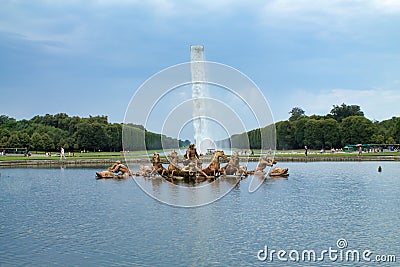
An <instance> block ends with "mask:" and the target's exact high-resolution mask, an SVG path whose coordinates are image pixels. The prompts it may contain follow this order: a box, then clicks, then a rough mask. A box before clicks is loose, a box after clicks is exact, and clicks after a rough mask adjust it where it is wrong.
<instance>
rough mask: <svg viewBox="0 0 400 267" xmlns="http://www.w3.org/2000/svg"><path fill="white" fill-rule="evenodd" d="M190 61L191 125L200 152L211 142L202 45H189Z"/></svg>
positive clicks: (203, 151)
mask: <svg viewBox="0 0 400 267" xmlns="http://www.w3.org/2000/svg"><path fill="white" fill-rule="evenodd" d="M190 61H191V73H192V99H193V127H194V142H195V144H196V146H197V148H198V149H199V151H200V152H201V153H205V151H206V149H207V148H209V143H210V142H211V140H210V137H209V135H208V126H207V119H206V101H205V99H204V98H205V97H207V96H208V92H207V87H206V84H205V83H204V81H205V80H206V77H205V75H206V74H205V67H204V65H205V64H204V62H203V61H204V47H203V46H191V47H190Z"/></svg>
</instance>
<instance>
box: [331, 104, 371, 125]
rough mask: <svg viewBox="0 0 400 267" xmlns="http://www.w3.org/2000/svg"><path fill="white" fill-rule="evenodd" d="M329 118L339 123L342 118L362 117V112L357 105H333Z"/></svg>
mask: <svg viewBox="0 0 400 267" xmlns="http://www.w3.org/2000/svg"><path fill="white" fill-rule="evenodd" d="M331 116H332V118H334V119H335V120H337V121H338V122H341V121H342V120H343V119H344V118H347V117H351V116H364V112H362V111H361V108H360V106H357V105H346V104H345V103H342V105H340V106H338V105H334V106H333V108H332V109H331Z"/></svg>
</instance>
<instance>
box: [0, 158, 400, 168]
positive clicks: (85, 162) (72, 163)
mask: <svg viewBox="0 0 400 267" xmlns="http://www.w3.org/2000/svg"><path fill="white" fill-rule="evenodd" d="M274 159H275V160H276V161H277V162H345V161H349V162H354V161H400V155H399V156H397V155H396V156H346V157H341V156H307V157H304V156H301V157H300V156H275V157H274ZM116 160H118V159H115V158H110V159H67V160H59V159H43V160H41V159H38V160H29V159H26V160H25V159H20V160H2V161H0V168H15V167H65V166H69V167H91V166H107V165H111V164H113V163H114V162H115V161H116ZM119 160H121V162H122V163H124V164H126V163H131V164H132V163H133V164H144V163H147V164H148V163H150V160H149V159H148V158H134V159H128V160H126V159H124V158H121V159H119ZM258 160H259V157H258V156H255V157H249V158H248V161H249V162H257V161H258ZM241 161H243V159H242V160H241ZM164 164H168V163H167V162H165V163H164Z"/></svg>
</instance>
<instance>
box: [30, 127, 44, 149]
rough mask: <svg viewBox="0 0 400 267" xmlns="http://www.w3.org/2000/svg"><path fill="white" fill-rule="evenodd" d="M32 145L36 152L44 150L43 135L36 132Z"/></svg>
mask: <svg viewBox="0 0 400 267" xmlns="http://www.w3.org/2000/svg"><path fill="white" fill-rule="evenodd" d="M30 144H31V145H30V146H31V149H32V150H35V151H36V152H37V151H39V150H43V147H44V146H43V140H42V136H41V135H40V134H39V133H37V132H34V133H33V134H32V136H31V142H30Z"/></svg>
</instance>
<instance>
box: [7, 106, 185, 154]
mask: <svg viewBox="0 0 400 267" xmlns="http://www.w3.org/2000/svg"><path fill="white" fill-rule="evenodd" d="M122 129H123V124H121V123H108V118H107V116H89V118H80V117H77V116H74V117H69V116H68V115H67V114H65V113H59V114H56V115H50V114H46V115H44V116H35V117H33V118H32V119H31V120H21V121H16V120H15V119H13V118H9V117H8V116H6V115H1V116H0V148H1V147H27V148H28V149H30V150H32V151H59V150H60V148H61V147H63V148H64V149H65V150H67V151H73V150H75V151H76V150H86V151H121V150H122V149H123V148H122V134H123V133H122ZM125 129H127V130H126V131H125V132H124V134H127V135H129V138H128V139H126V140H129V142H130V143H129V144H127V148H126V149H128V150H143V149H144V148H145V147H147V148H149V149H161V148H172V147H177V146H178V145H180V144H186V143H189V141H188V140H186V141H185V142H182V141H180V140H176V139H174V138H170V137H167V136H161V135H160V134H155V133H151V132H148V131H146V130H145V129H144V127H143V126H141V125H135V124H129V125H126V127H125ZM144 137H146V144H145V143H144ZM161 141H162V143H163V146H161Z"/></svg>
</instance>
